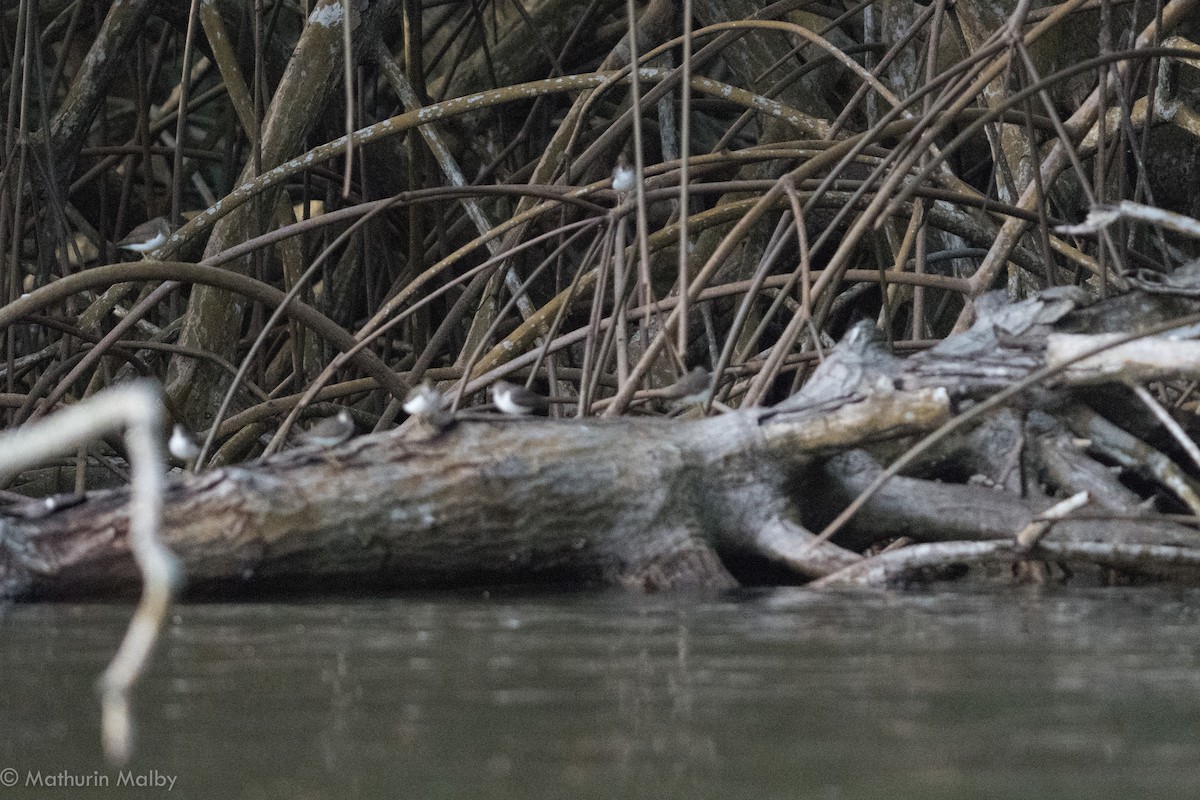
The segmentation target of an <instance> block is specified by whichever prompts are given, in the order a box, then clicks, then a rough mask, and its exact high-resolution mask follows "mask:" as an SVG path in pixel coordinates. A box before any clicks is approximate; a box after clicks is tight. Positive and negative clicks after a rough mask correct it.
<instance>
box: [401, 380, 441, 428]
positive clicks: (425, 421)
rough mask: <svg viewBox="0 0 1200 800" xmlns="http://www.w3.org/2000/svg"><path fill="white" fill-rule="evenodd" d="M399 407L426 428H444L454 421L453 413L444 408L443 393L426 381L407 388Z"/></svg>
mask: <svg viewBox="0 0 1200 800" xmlns="http://www.w3.org/2000/svg"><path fill="white" fill-rule="evenodd" d="M401 408H403V409H404V413H406V414H408V415H409V416H411V417H413V419H415V420H416V421H417V423H418V424H419V425H420V426H422V427H424V428H426V429H427V430H428V429H433V430H434V431H441V430H445V429H446V428H448V427H450V423H451V422H453V421H454V414H453V413H452V412H451V411H450V410H449V409H447V408H446V397H445V395H443V394H442V393H441V392H439V391H438V390H437V389H435V388H433V387H432V386H430V385H429V384H428V383H421V384H418V385H416V386H414V387H413V388H412V389H411V390H409V393H408V396H407V397H405V398H404V405H402V406H401Z"/></svg>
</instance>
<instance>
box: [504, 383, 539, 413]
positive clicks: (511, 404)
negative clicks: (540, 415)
mask: <svg viewBox="0 0 1200 800" xmlns="http://www.w3.org/2000/svg"><path fill="white" fill-rule="evenodd" d="M492 402H493V403H495V404H496V408H498V409H500V410H501V411H502V412H504V413H505V414H513V415H515V416H523V415H525V414H530V413H532V412H534V411H537V410H539V409H543V408H546V407H547V406H549V405H550V401H549V400H547V399H546V398H544V397H542V396H541V395H540V394H537V393H536V392H531V391H529V390H528V389H526V388H525V387H524V386H517V385H516V384H515V383H509V382H508V381H496V382H495V383H493V384H492Z"/></svg>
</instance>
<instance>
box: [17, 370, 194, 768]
mask: <svg viewBox="0 0 1200 800" xmlns="http://www.w3.org/2000/svg"><path fill="white" fill-rule="evenodd" d="M161 428H162V401H161V399H160V396H159V393H158V388H157V386H156V385H154V384H152V383H149V382H137V383H130V384H125V385H122V386H117V387H114V388H111V389H106V390H104V391H102V392H100V393H98V394H96V395H93V396H92V397H90V398H89V399H87V400H85V401H83V402H81V403H78V404H77V405H74V406H71V407H70V408H67V409H65V410H63V411H60V412H59V413H57V414H55V415H54V416H53V417H52V418H50V419H47V420H45V421H43V422H40V423H37V424H36V425H30V426H28V427H24V428H20V429H18V430H16V431H12V432H8V433H4V434H0V471H2V472H5V473H13V472H19V471H20V470H23V469H27V468H29V467H32V466H34V465H36V464H38V463H40V462H41V461H44V460H45V459H46V458H47V457H49V456H51V455H53V454H55V453H59V452H63V451H66V450H69V449H71V448H73V447H75V446H77V445H79V444H82V443H86V442H88V441H90V440H92V439H94V438H96V437H97V436H101V435H104V434H107V433H110V432H113V431H118V430H122V429H124V431H125V446H126V448H127V449H128V451H129V459H130V462H131V464H132V475H131V479H132V484H133V485H132V489H131V492H130V496H129V506H130V508H129V534H128V542H129V548H130V550H131V551H132V552H133V558H134V560H135V561H136V562H137V565H138V569H139V570H140V571H141V574H142V596H141V599H140V601H139V602H138V606H137V609H136V610H135V611H134V614H133V617H132V618H131V619H130V622H129V629H128V630H127V631H126V633H125V638H124V639H123V640H122V641H121V646H120V648H118V650H117V653H116V655H115V656H114V657H113V660H112V661H111V662H110V663H109V665H108V668H107V669H105V670H104V674H103V675H102V676H101V678H100V681H99V685H98V688H99V690H100V711H101V717H100V725H101V732H102V738H103V742H104V751H105V754H106V755H107V756H108V758H109V759H110V760H111V761H114V762H118V763H125V762H126V761H127V760H128V759H129V756H130V754H131V751H132V730H131V725H130V713H129V691H130V689H132V688H133V685H134V683H135V682H136V681H137V679H138V676H140V675H141V673H142V671H143V670H144V669H145V666H146V661H147V659H148V658H149V656H150V653H151V651H152V650H153V649H154V643H155V641H156V640H157V639H158V635H159V632H160V631H161V630H162V626H163V623H164V621H165V620H166V615H167V610H168V609H169V608H170V605H171V600H172V598H173V596H174V594H175V591H176V589H177V587H178V585H179V584H180V582H181V577H182V573H181V571H180V568H179V564H178V562H177V561H176V559H175V557H174V556H173V555H172V554H171V552H170V551H169V550H168V549H167V548H166V547H165V546H164V545H163V544H162V542H161V541H159V538H158V526H159V519H160V517H161V509H162V494H163V472H164V469H165V467H164V463H163V454H162V445H161V443H160V442H159V433H160V430H161Z"/></svg>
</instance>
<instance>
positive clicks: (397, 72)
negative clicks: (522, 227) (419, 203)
mask: <svg viewBox="0 0 1200 800" xmlns="http://www.w3.org/2000/svg"><path fill="white" fill-rule="evenodd" d="M373 55H374V58H375V63H376V64H377V65H378V66H379V67H380V68H381V69H382V70H383V74H384V77H386V78H387V80H388V83H389V84H390V85H391V87H392V90H393V91H395V92H396V94H397V95H398V96H399V97H400V102H401V103H403V104H404V106H405V108H407V109H408V110H410V111H412V110H415V109H419V108H421V98H420V95H418V94H417V91H416V89H414V88H413V85H412V83H411V82H410V81H409V80H408V77H407V76H406V75H405V74H404V71H403V70H401V69H400V68H399V67H398V66H397V65H396V60H395V59H394V58H393V57H392V54H391V53H390V52H389V51H388V49H387V46H386V45H385V44H384V43H383V41H382V40H378V39H377V40H376V43H375V47H374V50H373ZM417 130H419V131H420V132H421V137H422V138H423V139H424V140H425V144H426V145H428V147H429V150H430V152H432V153H433V156H434V158H435V160H436V161H437V162H438V166H440V167H441V169H442V173H443V174H444V175H445V176H446V177H447V178H448V179H449V180H450V183H451V184H453V185H454V186H460V187H467V180H466V178H465V177H464V176H463V172H462V168H461V167H459V165H458V162H457V161H456V160H455V158H454V155H453V153H451V152H450V148H449V147H447V146H446V144H445V142H444V141H443V140H442V137H441V135H440V134H439V133H438V132H437V130H436V129H435V128H434V126H433V125H421V126H420V127H419V128H418V129H417ZM476 188H478V187H476ZM462 204H463V208H464V210H465V211H466V213H467V216H468V217H470V219H471V221H472V222H473V223H475V229H476V230H477V231H479V234H480V235H481V236H482V235H486V234H487V233H488V231H490V230H492V229H494V228H495V225H493V224H492V222H491V220H489V219H488V218H487V214H486V213H485V212H484V210H483V208H482V207H481V206H480V205H479V202H478V201H477V200H476V199H475V198H474V197H472V196H471V195H470V194H464V195H463V197H462ZM486 244H487V248H488V251H489V252H490V253H491V254H492V255H496V254H497V253H499V252H500V251H501V250H503V249H504V246H503V245H502V244H501V243H500V242H498V241H496V239H494V238H489V239H487V242H486ZM504 285H505V286H506V287H507V288H508V290H509V291H510V292H513V291H515V290H516V287H518V286H520V285H521V276H520V275H518V274H517V271H516V270H515V269H514V268H512V267H509V268H508V269H506V270H505V272H504ZM517 310H518V311H520V312H521V316H522V317H523V318H526V319H527V318H528V317H530V316H531V315H532V314H533V312H534V308H533V302H532V301H531V300H530V299H529V297H528V296H526V295H521V297H520V299H518V300H517Z"/></svg>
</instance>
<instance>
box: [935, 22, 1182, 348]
mask: <svg viewBox="0 0 1200 800" xmlns="http://www.w3.org/2000/svg"><path fill="white" fill-rule="evenodd" d="M1072 2H1074V0H1072ZM1195 3H1196V0H1169V2H1168V3H1167V5H1166V7H1165V8H1163V9H1162V27H1161V29H1160V28H1159V26H1158V21H1157V20H1156V21H1155V22H1152V23H1150V24H1149V25H1147V26H1146V28H1145V29H1144V30H1143V31H1142V33H1141V34H1139V35H1138V38H1137V41H1136V43H1135V48H1136V49H1143V48H1145V47H1148V46H1150V44H1151V43H1152V42H1154V41H1155V40H1156V39H1157V38H1158V36H1159V34H1160V33H1162V31H1164V30H1166V29H1169V28H1172V27H1174V26H1175V25H1176V24H1177V23H1179V22H1181V21H1183V20H1184V19H1186V16H1185V15H1186V14H1187V12H1188V10H1189V9H1190V8H1191V7H1192V6H1193V5H1195ZM1127 72H1128V63H1127V62H1124V61H1122V62H1119V63H1118V64H1117V67H1116V69H1115V70H1112V71H1110V74H1109V76H1108V79H1107V81H1106V83H1107V84H1108V85H1112V86H1115V84H1116V82H1117V81H1119V80H1124V78H1125V74H1126V73H1127ZM1099 96H1100V91H1099V87H1097V88H1096V89H1094V90H1093V91H1092V93H1091V94H1090V95H1088V98H1087V99H1086V100H1085V101H1084V103H1083V105H1082V106H1080V108H1079V110H1077V111H1076V112H1075V113H1074V114H1072V115H1071V118H1070V119H1069V120H1068V121H1067V125H1068V126H1069V127H1071V128H1073V129H1075V130H1079V129H1081V128H1082V129H1085V130H1086V129H1087V128H1089V127H1090V126H1091V125H1092V123H1094V122H1095V120H1096V117H1097V115H1098V114H1099ZM1068 147H1069V146H1068V144H1067V143H1065V142H1063V141H1061V140H1055V142H1054V144H1053V146H1052V147H1051V149H1050V152H1049V153H1048V154H1047V155H1046V156H1045V158H1044V159H1043V160H1042V162H1041V166H1040V170H1041V176H1042V184H1043V185H1049V184H1050V183H1051V182H1052V181H1053V180H1054V179H1055V178H1056V177H1057V176H1058V174H1059V173H1060V172H1061V171H1062V168H1063V167H1064V166H1065V162H1066V159H1067V153H1066V151H1067V149H1068ZM1037 200H1038V194H1037V184H1030V185H1029V186H1028V187H1026V189H1025V191H1024V193H1023V194H1022V195H1021V199H1020V201H1019V202H1018V205H1019V206H1020V207H1021V208H1024V209H1026V210H1029V209H1031V208H1032V207H1033V205H1034V203H1036V202H1037ZM1024 231H1025V223H1024V222H1022V221H1020V220H1016V219H1009V220H1008V221H1006V222H1005V223H1004V225H1003V227H1002V228H1001V229H1000V235H999V236H998V237H997V238H996V242H995V243H994V244H993V245H992V248H991V249H990V250H989V251H988V254H987V255H986V256H984V259H983V263H982V264H980V265H979V269H978V270H977V271H976V272H975V274H974V275H973V276H972V277H971V289H972V294H978V293H980V292H982V291H983V290H984V289H986V288H987V286H989V285H991V282H992V279H993V278H994V277H995V275H996V272H997V271H998V270H999V269H1000V266H1001V265H1002V264H1004V263H1005V262H1006V261H1007V258H1008V253H1009V251H1011V250H1012V248H1014V247H1015V246H1016V244H1017V240H1018V239H1019V238H1020V236H1021V234H1022V233H1024ZM970 309H971V306H970V305H967V306H965V307H964V309H963V312H962V314H960V315H959V318H958V322H957V323H956V324H955V331H961V330H963V329H965V328H966V327H967V325H969V323H970V319H971V311H970Z"/></svg>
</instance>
